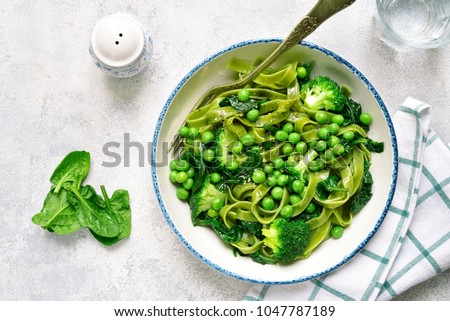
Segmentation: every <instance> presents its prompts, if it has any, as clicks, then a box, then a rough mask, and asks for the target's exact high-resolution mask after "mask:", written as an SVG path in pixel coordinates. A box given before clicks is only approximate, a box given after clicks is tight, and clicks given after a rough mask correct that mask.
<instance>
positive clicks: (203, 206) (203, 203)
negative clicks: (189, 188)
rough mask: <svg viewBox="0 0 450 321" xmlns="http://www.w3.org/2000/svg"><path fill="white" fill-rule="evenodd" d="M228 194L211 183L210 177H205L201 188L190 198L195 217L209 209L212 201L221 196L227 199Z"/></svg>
mask: <svg viewBox="0 0 450 321" xmlns="http://www.w3.org/2000/svg"><path fill="white" fill-rule="evenodd" d="M225 197H226V194H225V193H222V192H221V191H219V190H218V189H217V188H215V187H214V185H213V184H211V182H210V179H209V177H208V178H206V179H205V181H204V182H203V184H202V186H201V188H200V189H198V190H197V191H195V192H194V193H193V194H192V196H191V197H190V198H189V206H190V208H191V211H192V215H193V217H197V216H198V215H199V214H200V213H202V212H206V211H208V210H209V209H210V208H211V207H212V206H211V204H212V201H213V200H215V199H217V198H220V199H222V200H225Z"/></svg>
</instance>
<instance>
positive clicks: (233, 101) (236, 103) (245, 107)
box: [219, 95, 259, 113]
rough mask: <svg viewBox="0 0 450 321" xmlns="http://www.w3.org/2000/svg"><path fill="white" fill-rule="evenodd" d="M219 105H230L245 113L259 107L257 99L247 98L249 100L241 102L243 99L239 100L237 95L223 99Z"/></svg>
mask: <svg viewBox="0 0 450 321" xmlns="http://www.w3.org/2000/svg"><path fill="white" fill-rule="evenodd" d="M219 106H220V107H226V106H231V107H233V108H234V109H236V111H238V112H240V113H247V112H248V111H249V110H251V109H258V108H259V105H258V101H256V100H253V99H249V100H247V101H245V102H243V101H240V100H239V98H238V96H236V95H234V96H230V97H227V98H225V99H223V100H222V101H221V102H220V104H219Z"/></svg>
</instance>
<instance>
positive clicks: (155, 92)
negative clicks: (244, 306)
mask: <svg viewBox="0 0 450 321" xmlns="http://www.w3.org/2000/svg"><path fill="white" fill-rule="evenodd" d="M311 2H312V1H307V0H283V1H281V0H279V1H273V0H259V1H250V0H246V1H242V0H241V1H238V0H233V1H222V0H209V1H200V0H185V1H178V0H153V1H144V0H142V1H132V0H129V1H99V0H89V1H87V0H80V1H68V0H67V1H49V0H46V1H44V0H37V1H15V0H10V1H4V2H3V3H2V5H1V6H0V26H1V28H0V81H1V83H0V120H1V122H0V128H1V135H0V146H1V153H0V177H1V183H0V184H1V190H0V213H1V214H0V271H2V272H1V273H0V299H2V300H239V299H241V298H242V296H243V295H244V294H245V293H246V291H247V289H248V288H249V287H250V284H248V283H243V282H241V281H238V280H235V279H232V278H230V277H228V276H225V275H222V274H220V273H219V272H216V271H215V270H213V269H211V268H209V267H207V266H206V265H204V264H203V263H201V262H200V261H199V260H198V259H197V258H195V257H194V256H193V255H192V254H191V253H190V252H188V250H187V249H186V248H185V247H184V246H183V245H182V244H181V242H179V241H178V239H177V238H176V236H175V234H174V233H173V232H172V231H171V230H170V229H169V227H168V225H167V223H166V221H165V219H164V218H163V216H162V214H161V213H160V210H159V207H158V204H157V201H156V197H155V195H154V191H153V187H152V182H151V176H150V167H149V165H148V163H147V162H146V165H145V167H139V164H138V157H137V150H136V149H135V150H132V154H131V165H130V166H129V167H124V166H123V163H122V165H121V166H119V167H116V168H105V167H102V166H101V163H102V162H103V161H108V160H110V159H109V158H107V157H106V156H105V155H104V154H103V152H102V147H103V145H104V144H105V143H106V142H109V141H115V142H119V143H121V144H122V145H123V142H124V133H130V138H131V140H132V141H138V142H141V143H142V144H147V142H150V141H151V139H152V137H153V130H154V127H155V123H156V120H157V117H158V115H159V113H160V111H161V108H162V106H163V105H164V103H165V101H166V100H167V98H168V96H169V94H170V93H171V91H172V89H173V88H174V87H175V85H176V84H177V83H178V82H179V81H180V80H181V78H182V77H183V76H184V75H185V74H186V73H187V72H188V71H189V70H190V69H191V68H193V67H194V66H195V65H196V64H197V63H199V62H200V61H201V60H203V59H204V58H205V57H207V56H209V55H211V54H213V53H215V52H217V51H219V50H221V49H223V48H225V47H227V46H229V45H231V44H233V43H236V42H240V41H243V40H248V39H254V38H269V37H279V38H282V37H284V36H285V35H287V34H288V32H289V31H290V29H291V28H292V27H293V26H294V25H295V24H296V23H297V21H298V20H299V19H300V17H302V16H303V15H304V14H305V13H306V12H307V10H308V9H309V7H310V5H311ZM115 11H124V12H129V13H132V14H135V15H136V16H138V17H139V18H140V19H141V20H142V22H143V23H144V24H145V25H146V26H147V27H148V29H149V31H150V32H151V34H152V35H153V38H154V44H155V50H154V55H153V59H152V61H151V64H150V66H149V68H148V69H147V70H146V71H145V72H143V73H142V74H140V75H138V76H136V77H134V78H131V79H122V80H120V79H112V78H108V77H107V76H105V75H104V74H102V73H101V72H100V71H99V70H98V69H96V68H95V66H94V65H93V63H92V61H91V58H90V56H89V54H88V50H87V48H88V39H89V35H90V32H91V30H92V28H93V26H94V24H95V23H96V22H97V21H98V20H99V19H100V18H102V17H103V16H105V15H108V14H110V13H113V12H115ZM374 14H375V1H374V0H372V1H361V0H360V1H357V2H356V4H354V5H353V6H352V7H350V8H348V9H347V10H346V11H344V12H342V13H341V14H340V15H339V16H336V17H333V18H332V19H331V20H330V21H328V22H326V24H324V25H323V26H321V27H320V28H319V30H317V32H316V33H314V34H313V35H311V36H310V37H309V38H307V40H309V41H312V42H315V43H317V44H319V45H321V46H324V47H327V48H329V49H332V50H333V51H335V52H336V53H338V54H339V55H341V56H343V57H345V58H346V59H348V60H349V61H350V62H351V63H353V64H354V65H355V66H356V67H358V68H359V69H360V70H361V71H362V72H363V73H364V74H365V75H366V76H367V78H369V79H370V81H371V82H372V83H373V85H374V86H375V87H376V88H377V90H378V91H379V93H380V94H381V96H382V97H383V98H384V100H385V103H386V104H387V105H388V107H389V110H390V112H391V113H394V112H395V111H396V109H397V107H398V106H399V104H400V103H401V102H402V101H403V100H404V99H405V98H406V97H407V96H408V95H412V96H414V97H415V98H417V99H420V100H423V101H426V102H428V103H429V104H431V105H432V106H433V114H434V116H433V119H432V126H433V127H434V128H435V129H436V130H437V132H438V133H439V134H440V135H441V137H442V138H444V140H445V141H446V142H448V141H449V137H450V130H449V126H448V119H450V100H449V93H450V77H449V74H450V59H449V56H450V55H449V54H450V48H449V47H448V46H447V47H446V48H441V49H436V50H429V51H418V52H410V53H398V52H396V51H395V50H393V49H391V48H389V47H387V46H386V45H384V44H383V43H381V42H380V41H379V40H378V38H377V29H376V21H375V18H374ZM79 149H85V150H88V151H90V152H91V157H92V169H91V172H90V174H89V177H88V180H87V183H90V184H93V185H94V186H95V187H96V188H98V187H99V185H100V184H104V185H106V187H107V189H108V190H109V191H111V192H112V191H113V190H114V189H116V188H125V189H128V190H129V191H130V195H131V197H132V204H131V206H132V210H133V230H132V235H131V237H130V238H129V239H128V240H126V241H123V242H122V243H120V244H118V245H117V246H114V247H112V248H104V247H102V246H101V245H100V244H97V242H96V241H95V240H94V239H93V238H92V237H91V236H90V235H89V234H88V233H86V232H77V233H74V234H72V235H68V236H57V235H52V234H50V233H47V232H45V231H43V230H41V229H40V228H38V227H37V226H35V225H33V224H32V223H31V221H30V218H31V216H32V215H33V214H34V213H36V212H38V211H39V210H40V208H41V205H42V202H43V200H44V197H45V195H46V193H47V191H48V189H49V187H50V183H49V181H48V179H49V176H50V175H51V173H52V171H53V169H54V168H55V166H56V165H57V164H58V163H59V161H60V160H61V159H62V158H63V157H64V156H65V155H66V154H67V153H68V152H70V151H72V150H79ZM146 152H149V149H148V148H147V149H146ZM449 282H450V272H449V271H447V272H445V273H442V274H441V275H439V276H438V277H436V278H434V279H432V280H430V281H428V282H426V283H424V284H421V285H419V286H417V287H415V288H413V289H411V290H409V291H408V292H407V293H405V294H403V295H402V296H400V297H399V299H403V300H449V299H450V289H449Z"/></svg>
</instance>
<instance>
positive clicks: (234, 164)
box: [225, 159, 239, 172]
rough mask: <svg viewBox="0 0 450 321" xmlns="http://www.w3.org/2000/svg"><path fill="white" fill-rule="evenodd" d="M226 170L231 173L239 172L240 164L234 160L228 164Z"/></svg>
mask: <svg viewBox="0 0 450 321" xmlns="http://www.w3.org/2000/svg"><path fill="white" fill-rule="evenodd" d="M225 168H226V169H228V170H229V171H233V172H234V171H237V170H238V168H239V163H238V162H237V161H236V160H234V159H232V160H230V161H229V162H228V163H227V165H226V166H225Z"/></svg>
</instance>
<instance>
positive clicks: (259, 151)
mask: <svg viewBox="0 0 450 321" xmlns="http://www.w3.org/2000/svg"><path fill="white" fill-rule="evenodd" d="M250 150H254V151H255V152H258V153H261V148H260V147H259V146H252V148H250Z"/></svg>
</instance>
